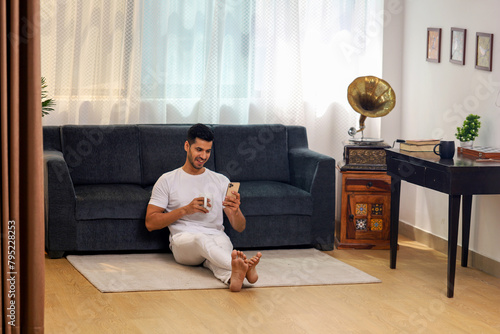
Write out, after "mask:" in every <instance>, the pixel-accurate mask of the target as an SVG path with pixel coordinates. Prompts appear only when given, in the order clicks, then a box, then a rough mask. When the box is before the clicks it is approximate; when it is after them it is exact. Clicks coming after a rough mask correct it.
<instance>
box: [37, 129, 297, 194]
mask: <svg viewBox="0 0 500 334" xmlns="http://www.w3.org/2000/svg"><path fill="white" fill-rule="evenodd" d="M190 126H191V124H152V125H63V126H44V130H43V132H44V150H61V151H62V152H63V154H64V158H65V160H66V162H67V164H68V167H69V170H70V174H71V178H72V180H73V183H74V184H77V185H78V184H99V183H133V184H142V185H144V186H149V185H153V184H154V183H155V182H156V181H157V180H158V178H159V177H160V176H161V175H162V174H163V173H166V172H168V171H171V170H174V169H176V168H178V167H181V166H182V165H183V164H184V162H185V161H186V151H185V150H184V142H185V141H186V135H187V131H188V129H189V127H190ZM209 127H211V128H212V130H213V131H214V134H215V140H214V145H213V147H212V154H211V156H210V159H209V160H208V161H207V163H206V164H205V166H206V167H207V168H209V169H211V170H214V171H216V172H219V173H222V174H224V175H226V176H227V177H228V178H229V179H230V180H231V181H236V182H237V181H278V182H287V183H288V182H289V181H290V172H289V162H288V151H289V147H292V148H293V147H295V146H297V147H302V146H305V147H307V135H306V132H305V128H304V127H301V126H292V127H290V126H288V127H286V126H284V125H279V124H278V125H273V124H262V125H209ZM294 133H295V135H294V136H292V137H294V138H295V139H294V138H291V137H290V136H291V135H293V134H294Z"/></svg>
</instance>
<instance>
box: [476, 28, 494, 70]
mask: <svg viewBox="0 0 500 334" xmlns="http://www.w3.org/2000/svg"><path fill="white" fill-rule="evenodd" d="M492 59H493V34H487V33H484V32H478V33H476V68H477V69H478V70H484V71H491V65H492Z"/></svg>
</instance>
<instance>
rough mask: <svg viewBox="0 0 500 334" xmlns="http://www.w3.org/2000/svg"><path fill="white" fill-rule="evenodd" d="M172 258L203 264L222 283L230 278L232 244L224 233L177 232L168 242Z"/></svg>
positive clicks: (183, 261)
mask: <svg viewBox="0 0 500 334" xmlns="http://www.w3.org/2000/svg"><path fill="white" fill-rule="evenodd" d="M170 246H171V249H172V253H173V254H174V259H175V261H177V262H178V263H180V264H184V265H188V266H197V265H200V264H202V263H203V266H204V267H206V268H208V269H210V270H211V271H212V272H213V273H214V276H215V277H217V278H218V279H220V280H221V281H222V282H224V283H226V284H227V283H228V281H229V279H230V278H231V252H232V251H233V244H232V243H231V240H230V239H229V237H228V236H227V234H226V233H218V234H203V233H188V232H184V233H177V234H175V235H174V236H173V237H172V239H171V242H170Z"/></svg>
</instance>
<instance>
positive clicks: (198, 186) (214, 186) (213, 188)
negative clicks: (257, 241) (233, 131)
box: [149, 168, 229, 237]
mask: <svg viewBox="0 0 500 334" xmlns="http://www.w3.org/2000/svg"><path fill="white" fill-rule="evenodd" d="M228 184H229V179H228V178H227V177H226V176H224V175H222V174H219V173H216V172H213V171H211V170H209V169H207V168H205V171H204V172H203V173H202V174H199V175H192V174H188V173H186V172H185V171H184V170H183V169H182V168H178V169H175V170H173V171H170V172H168V173H165V174H163V175H162V176H160V178H159V179H158V181H156V183H155V185H154V187H153V191H152V193H151V199H150V200H149V204H152V205H155V206H158V207H160V208H165V209H166V211H167V212H170V211H173V210H175V209H178V208H180V207H183V206H185V205H188V204H189V203H191V201H192V200H193V199H195V198H196V197H200V195H201V194H211V197H212V200H211V202H210V203H211V205H212V208H211V209H210V211H209V212H208V213H203V212H197V213H193V214H190V215H186V216H184V217H182V218H180V219H179V220H177V221H176V222H174V223H172V224H170V225H169V226H168V228H169V230H170V237H172V236H173V235H174V234H176V233H180V232H199V233H207V234H216V233H220V232H222V231H224V226H223V225H222V222H223V213H222V209H223V207H222V202H223V201H224V197H225V195H226V189H227V186H228Z"/></svg>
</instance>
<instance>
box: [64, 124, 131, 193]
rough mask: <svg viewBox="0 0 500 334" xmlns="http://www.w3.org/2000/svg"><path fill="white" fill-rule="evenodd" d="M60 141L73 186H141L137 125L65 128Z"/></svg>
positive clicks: (72, 126)
mask: <svg viewBox="0 0 500 334" xmlns="http://www.w3.org/2000/svg"><path fill="white" fill-rule="evenodd" d="M61 138H62V149H63V154H64V160H66V163H67V164H68V168H69V172H70V175H71V179H72V180H73V183H74V184H75V185H78V184H102V183H108V184H109V183H134V184H141V164H140V156H139V152H140V150H139V130H138V129H137V126H130V125H109V126H102V125H101V126H97V125H96V126H94V125H65V126H63V127H62V136H61Z"/></svg>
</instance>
